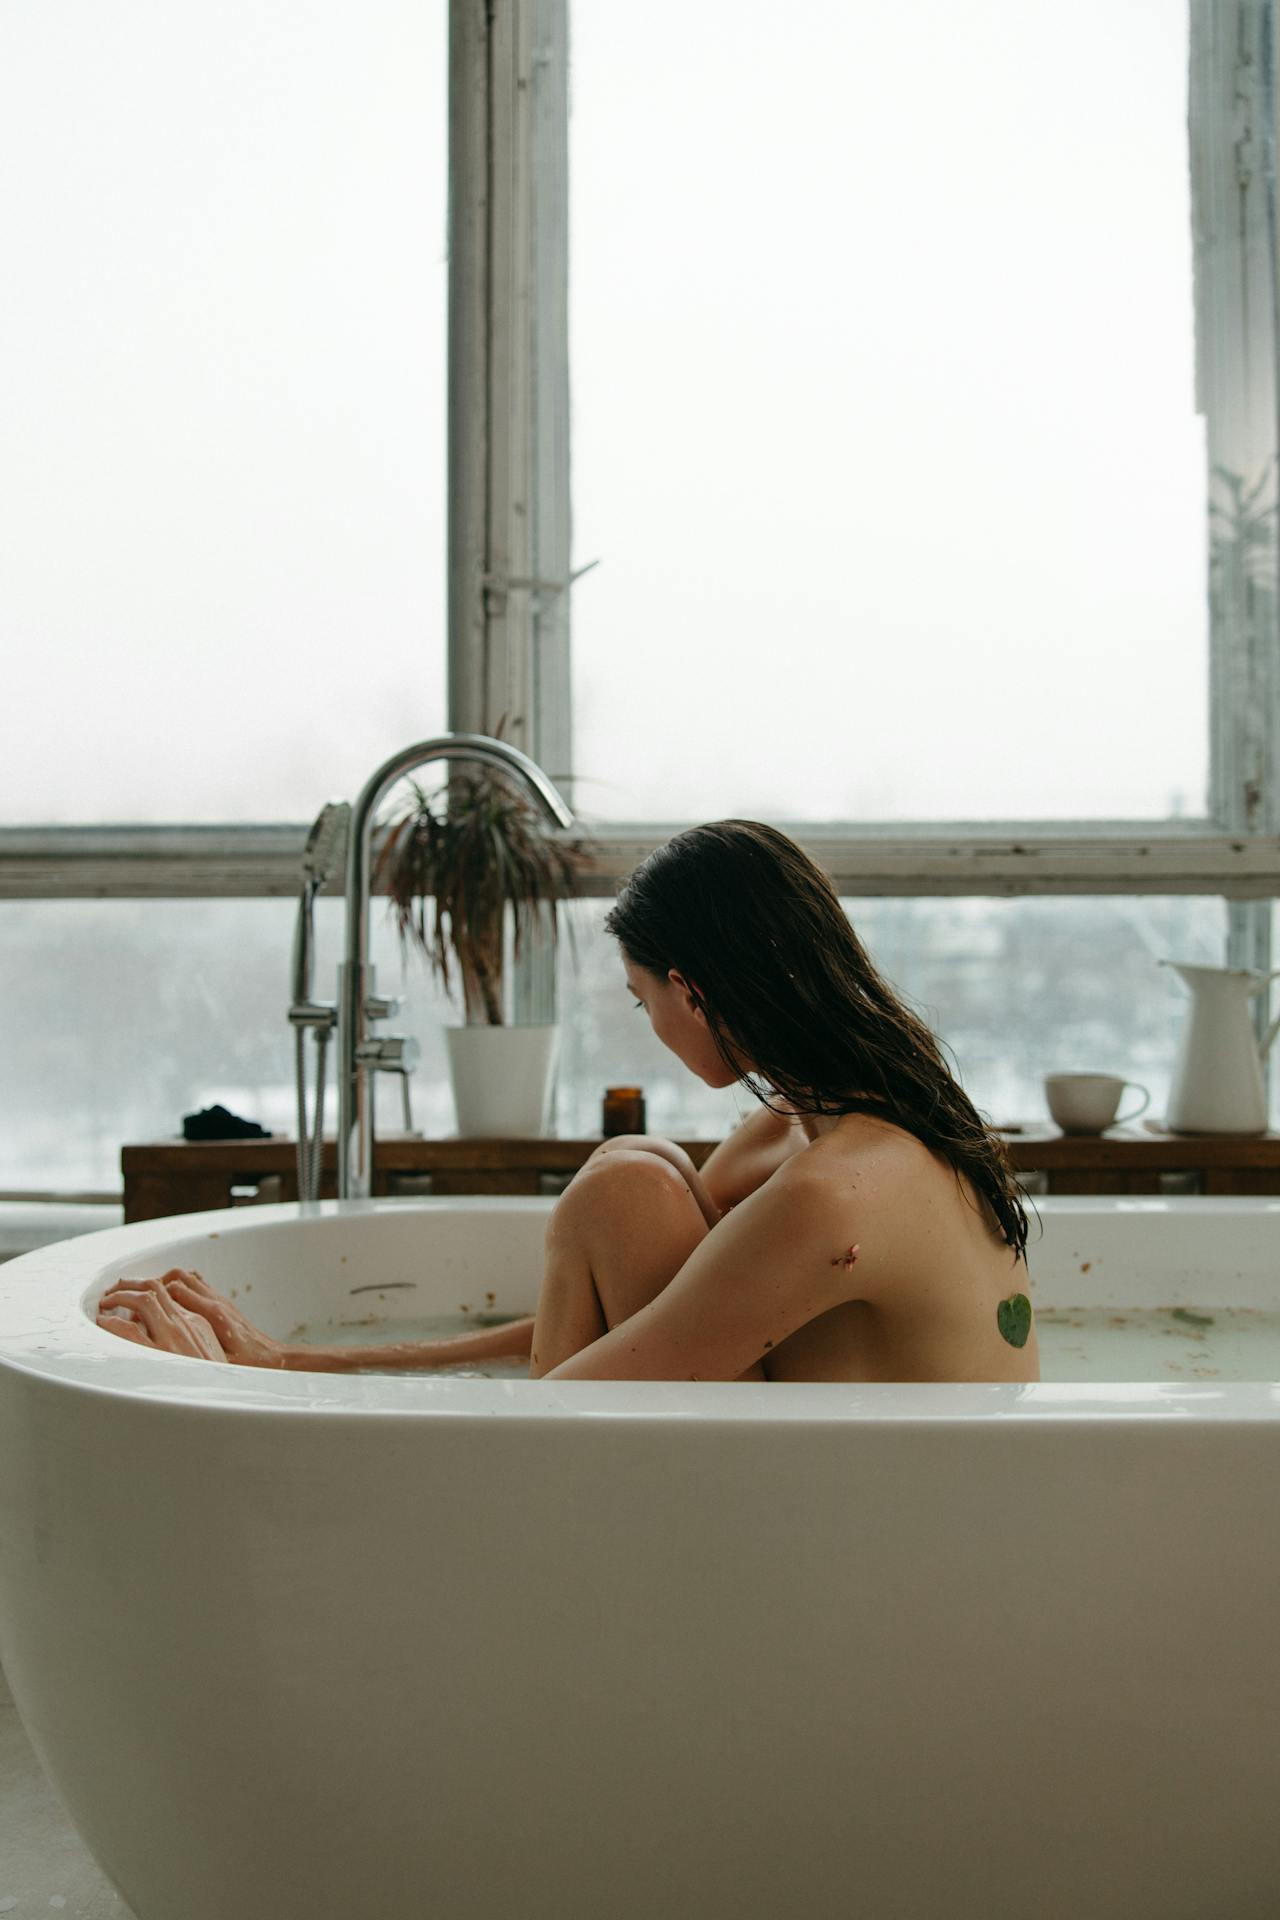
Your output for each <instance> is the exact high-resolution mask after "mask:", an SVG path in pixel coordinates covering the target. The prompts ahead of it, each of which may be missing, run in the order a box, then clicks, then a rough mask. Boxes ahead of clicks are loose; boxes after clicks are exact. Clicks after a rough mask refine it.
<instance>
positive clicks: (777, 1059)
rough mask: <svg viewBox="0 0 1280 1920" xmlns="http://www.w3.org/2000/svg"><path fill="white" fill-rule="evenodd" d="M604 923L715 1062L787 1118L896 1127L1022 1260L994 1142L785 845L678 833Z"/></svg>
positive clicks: (1013, 1203)
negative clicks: (654, 978)
mask: <svg viewBox="0 0 1280 1920" xmlns="http://www.w3.org/2000/svg"><path fill="white" fill-rule="evenodd" d="M604 924H605V928H606V930H607V931H608V932H609V933H612V934H613V935H614V936H615V937H616V939H617V940H618V942H619V943H620V945H621V946H622V949H623V951H624V953H625V954H626V955H627V957H628V959H629V960H631V961H632V962H633V963H634V964H635V965H637V966H641V967H645V968H647V969H648V970H649V972H650V973H656V974H657V975H658V977H659V978H660V979H665V978H666V976H667V972H668V970H669V969H670V968H672V967H674V968H675V969H676V971H677V972H678V973H680V974H682V975H683V976H684V979H685V981H686V982H687V984H688V986H689V990H690V992H691V993H692V994H693V995H694V998H695V1000H696V1001H697V1003H698V1004H699V1005H700V1006H701V1007H702V1010H703V1012H704V1013H705V1014H706V1017H707V1024H708V1026H709V1028H710V1030H711V1033H712V1035H713V1037H714V1039H715V1042H716V1045H717V1046H718V1048H719V1050H720V1053H721V1056H722V1057H723V1059H724V1060H725V1062H726V1063H727V1065H728V1066H729V1067H730V1068H731V1069H732V1071H733V1072H734V1074H735V1075H736V1076H737V1078H738V1079H739V1080H741V1081H742V1082H743V1083H744V1084H745V1085H746V1086H747V1087H749V1088H750V1090H751V1092H752V1093H753V1094H754V1095H755V1096H756V1098H757V1099H758V1100H760V1101H761V1102H762V1103H763V1104H764V1105H765V1106H769V1105H770V1099H769V1095H770V1093H773V1094H774V1095H775V1096H776V1095H781V1097H782V1098H783V1099H784V1100H785V1101H786V1102H787V1103H788V1105H789V1106H790V1107H792V1108H793V1109H794V1110H795V1111H796V1112H797V1113H813V1114H817V1113H835V1114H839V1113H869V1114H872V1115H875V1116H876V1117H878V1118H880V1119H884V1120H889V1121H891V1122H892V1123H893V1124H894V1125H895V1126H899V1127H902V1128H903V1129H904V1130H905V1131H906V1132H908V1133H912V1134H914V1135H915V1136H916V1138H917V1139H919V1140H921V1141H923V1142H924V1144H925V1146H927V1147H929V1148H930V1149H932V1150H933V1151H934V1152H936V1153H939V1154H941V1155H942V1156H943V1157H944V1158H945V1159H946V1160H948V1161H949V1162H950V1164H951V1165H952V1166H953V1167H954V1168H955V1169H956V1172H957V1173H958V1174H962V1175H964V1177H965V1178H966V1179H968V1180H969V1181H970V1183H971V1184H972V1186H973V1187H974V1189H975V1190H976V1191H977V1192H978V1193H979V1194H981V1195H982V1196H983V1198H985V1199H986V1201H987V1202H988V1203H989V1205H990V1207H991V1209H992V1211H993V1212H994V1214H995V1216H996V1219H997V1220H998V1221H999V1223H1000V1230H1001V1232H1002V1233H1003V1235H1004V1238H1005V1240H1006V1241H1007V1243H1008V1244H1009V1246H1011V1247H1012V1248H1013V1249H1014V1252H1015V1253H1016V1254H1019V1255H1022V1254H1024V1253H1025V1250H1026V1244H1027V1216H1026V1210H1025V1208H1024V1206H1023V1194H1022V1191H1021V1189H1020V1187H1019V1186H1018V1183H1017V1181H1016V1180H1015V1178H1014V1175H1013V1171H1012V1169H1011V1168H1010V1166H1009V1162H1008V1159H1007V1157H1006V1155H1005V1151H1004V1148H1003V1145H1002V1144H1001V1142H1000V1140H999V1139H998V1138H997V1136H996V1135H995V1134H994V1133H993V1132H992V1131H991V1129H990V1128H989V1127H988V1126H987V1124H986V1123H985V1121H984V1120H983V1118H982V1116H981V1115H980V1114H979V1113H978V1111H977V1109H976V1108H975V1107H974V1106H973V1104H972V1102H971V1101H970V1100H969V1098H968V1096H967V1094H966V1093H965V1092H964V1090H963V1088H962V1087H961V1086H960V1085H959V1083H958V1082H957V1081H956V1080H955V1078H954V1077H953V1075H952V1073H951V1070H950V1068H949V1067H948V1066H947V1063H946V1061H945V1060H944V1058H943V1056H942V1051H941V1048H940V1047H939V1045H938V1042H937V1040H936V1039H935V1037H934V1035H933V1034H932V1033H931V1032H930V1031H929V1029H928V1027H927V1026H926V1025H925V1024H924V1022H923V1021H922V1020H920V1019H919V1018H918V1017H917V1016H916V1015H915V1014H914V1013H912V1012H911V1011H910V1009H909V1008H907V1007H906V1006H904V1005H903V1003H902V1002H901V1000H899V999H898V997H897V995H896V994H895V993H894V991H893V989H892V987H891V986H890V985H889V983H888V981H886V980H884V979H883V978H882V977H881V975H880V974H879V973H878V972H877V971H876V968H875V966H874V965H873V963H872V961H871V959H870V957H869V955H868V954H867V952H866V949H865V948H864V947H863V945H862V942H861V941H860V940H859V939H858V936H857V934H856V933H855V932H854V930H853V928H852V926H851V925H850V923H849V919H848V916H847V915H846V913H845V911H844V909H843V908H842V907H841V905H840V901H839V899H838V898H837V896H836V893H835V890H834V888H833V887H832V885H831V883H830V881H829V880H828V879H827V877H826V875H825V874H824V873H823V872H822V870H821V868H819V867H817V866H815V865H814V863H813V861H812V860H810V859H809V857H808V855H807V854H805V853H803V852H802V851H801V849H800V848H799V847H798V846H797V845H796V844H795V842H794V841H793V840H789V839H788V838H787V836H786V835H785V834H784V833H779V832H778V831H777V829H776V828H775V827H767V826H762V825H761V824H760V823H759V822H758V821H755V820H717V821H714V822H712V823H711V824H710V825H709V826H704V827H691V828H689V830H688V831H687V832H685V833H678V834H676V835H675V837H674V839H671V840H668V841H665V842H664V844H663V845H662V846H660V847H658V848H656V849H655V850H654V852H653V853H651V854H650V855H649V857H648V859H647V860H645V861H644V862H643V863H642V864H641V865H640V866H639V867H637V868H636V870H635V872H634V873H633V874H632V875H631V877H630V879H629V880H628V881H627V882H626V884H625V885H624V886H623V888H622V891H621V892H620V894H619V895H618V899H617V901H616V903H615V905H614V906H613V908H612V910H611V911H610V913H609V914H608V915H607V917H606V919H605V923H604ZM775 1111H776V1109H775Z"/></svg>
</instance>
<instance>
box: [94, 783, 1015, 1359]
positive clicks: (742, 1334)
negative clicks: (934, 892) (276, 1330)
mask: <svg viewBox="0 0 1280 1920" xmlns="http://www.w3.org/2000/svg"><path fill="white" fill-rule="evenodd" d="M605 925H606V927H607V928H608V930H609V931H610V932H611V933H612V934H614V936H615V937H616V938H617V940H618V943H619V946H620V948H621V954H622V961H623V967H624V970H625V975H626V984H627V987H628V990H629V991H630V992H631V994H632V996H633V998H634V1000H635V1003H636V1006H637V1008H642V1009H643V1010H644V1012H645V1013H646V1014H647V1015H648V1018H649V1022H650V1024H651V1026H652V1028H653V1031H654V1032H655V1033H656V1034H657V1036H658V1038H659V1039H660V1040H661V1041H662V1042H663V1044H664V1045H665V1046H667V1047H669V1048H670V1049H671V1051H672V1052H673V1053H674V1054H676V1055H677V1057H678V1058H679V1059H680V1060H682V1061H683V1062H684V1064H685V1066H687V1067H688V1068H689V1070H690V1071H691V1072H692V1073H695V1074H697V1075H698V1077H699V1078H700V1079H702V1080H705V1081H706V1082H707V1083H708V1085H710V1086H713V1087H727V1086H730V1085H732V1084H733V1083H734V1082H735V1081H740V1082H742V1083H743V1084H744V1085H745V1086H747V1087H748V1088H749V1089H750V1091H751V1092H752V1093H753V1094H754V1095H755V1097H756V1098H757V1099H758V1100H759V1101H760V1103H761V1104H760V1107H759V1110H758V1111H757V1112H755V1113H753V1114H751V1115H750V1116H749V1118H748V1119H746V1120H745V1121H744V1122H743V1123H742V1124H741V1125H740V1126H739V1127H738V1129H737V1130H736V1132H734V1133H733V1134H732V1135H731V1136H730V1137H729V1138H728V1139H727V1140H726V1141H724V1142H723V1143H722V1144H721V1145H720V1146H718V1147H717V1148H716V1149H715V1151H714V1152H713V1153H712V1154H711V1156H710V1158H709V1159H708V1160H707V1161H706V1162H705V1163H704V1165H703V1167H702V1170H701V1173H699V1172H698V1171H697V1170H696V1169H695V1168H694V1166H693V1163H692V1161H691V1160H690V1159H689V1157H688V1155H687V1154H686V1153H685V1152H684V1151H683V1150H682V1149H681V1148H680V1147H678V1146H676V1145H675V1144H674V1143H673V1142H671V1141H669V1140H661V1139H656V1138H651V1137H649V1136H647V1135H644V1136H641V1135H637V1136H629V1137H625V1138H622V1139H617V1140H608V1141H606V1142H604V1144H603V1145H601V1146H599V1147H597V1148H596V1150H595V1152H594V1153H593V1154H592V1155H591V1157H590V1159H589V1160H588V1161H587V1162H586V1164H585V1165H584V1166H583V1167H582V1169H581V1171H580V1172H579V1173H578V1174H576V1175H575V1177H574V1179H573V1180H572V1181H571V1182H570V1184H569V1186H568V1187H567V1188H566V1189H565V1191H564V1193H563V1194H562V1195H561V1197H560V1199H559V1200H558V1201H557V1203H556V1206H555V1208H554V1210H553V1212H552V1214H551V1218H550V1222H549V1224H548V1229H547V1241H546V1265H545V1271H544V1275H543V1281H542V1287H541V1291H540V1293H539V1295H538V1303H537V1312H536V1314H535V1315H534V1317H533V1318H532V1319H527V1320H519V1321H513V1322H511V1323H509V1324H508V1325H506V1326H503V1327H495V1328H492V1329H489V1330H485V1331H479V1332H476V1333H468V1334H462V1335H460V1336H458V1337H457V1338H456V1339H452V1340H436V1341H430V1342H406V1343H403V1344H401V1345H398V1346H395V1347H380V1348H370V1347H368V1346H357V1347H315V1346H295V1347H291V1346H287V1345H284V1344H282V1343H281V1342H280V1341H278V1340H274V1339H271V1338H270V1337H269V1336H267V1335H266V1334H264V1333H261V1332H259V1330H258V1329H257V1328H255V1327H254V1326H252V1325H251V1323H250V1322H249V1321H248V1320H246V1319H245V1317H244V1315H243V1314H242V1313H241V1312H240V1311H239V1309H238V1308H237V1307H235V1306H234V1305H233V1304H232V1303H231V1302H230V1301H229V1300H227V1299H225V1298H224V1297H223V1296H222V1295H220V1294H218V1293H215V1292H214V1290H213V1289H212V1288H211V1287H209V1286H207V1285H206V1284H205V1282H204V1281H203V1280H201V1279H200V1277H199V1276H198V1275H197V1274H193V1273H187V1272H180V1271H177V1270H175V1271H173V1272H170V1273H166V1274H165V1275H164V1276H163V1277H162V1278H159V1279H155V1280H142V1281H140V1280H129V1281H121V1282H119V1283H118V1284H117V1285H116V1286H114V1287H113V1288H112V1289H111V1290H110V1291H109V1292H108V1293H107V1294H106V1295H105V1296H104V1298H103V1300H102V1302H101V1305H100V1308H99V1315H98V1324H99V1326H102V1327H105V1328H107V1329H109V1330H110V1331H111V1332H113V1333H116V1334H119V1335H120V1336H121V1337H122V1338H124V1339H128V1340H135V1341H137V1342H139V1343H140V1344H142V1345H144V1346H153V1347H158V1348H162V1349H164V1350H165V1351H168V1352H172V1353H188V1354H200V1355H204V1356H205V1357H207V1358H210V1359H215V1360H219V1359H220V1360H232V1361H237V1362H239V1363H241V1364H242V1365H246V1366H259V1367H289V1368H295V1369H298V1370H300V1371H307V1372H316V1371H333V1370H342V1369H353V1368H357V1367H369V1366H377V1367H379V1368H386V1367H395V1366H403V1367H413V1368H420V1367H429V1366H432V1365H443V1364H446V1363H449V1362H457V1361H460V1360H468V1359H477V1360H479V1359H483V1358H485V1357H490V1358H495V1357H500V1356H502V1357H512V1356H517V1357H522V1356H524V1355H526V1354H527V1355H528V1357H529V1372H530V1375H531V1377H532V1378H534V1379H543V1378H546V1377H548V1376H550V1377H552V1378H555V1379H560V1380H802V1381H824V1380H825V1381H842V1380H843V1381H906V1380H979V1381H988V1380H990V1381H998V1380H1011V1381H1026V1380H1037V1379H1038V1378H1039V1359H1038V1352H1037V1346H1036V1336H1035V1330H1034V1327H1033V1326H1032V1325H1031V1320H1030V1309H1029V1306H1028V1303H1027V1301H1026V1297H1025V1296H1026V1286H1027V1270H1026V1264H1025V1249H1026V1240H1027V1220H1026V1213H1025V1209H1024V1206H1023V1200H1022V1195H1021V1193H1020V1191H1019V1188H1018V1186H1017V1185H1016V1183H1015V1181H1014V1178H1013V1175H1012V1173H1011V1172H1010V1170H1009V1167H1008V1164H1007V1161H1006V1159H1005V1156H1004V1153H1003V1150H1002V1147H1001V1145H1000V1142H999V1141H998V1139H996V1137H995V1136H994V1135H993V1134H992V1133H991V1132H990V1131H989V1129H988V1128H987V1127H986V1126H985V1124H984V1123H983V1121H982V1119H981V1117H980V1116H979V1114H978V1113H977V1112H976V1111H975V1109H974V1107H973V1106H972V1105H971V1103H970V1101H969V1100H968V1098H967V1096H966V1095H965V1094H964V1092H963V1091H962V1089H961V1088H960V1087H959V1085H958V1084H957V1082H956V1081H955V1080H954V1079H953V1077H952V1075H951V1073H950V1072H949V1071H948V1068H947V1066H946V1064H945V1062H944V1060H943V1058H942V1054H941V1052H940V1050H939V1047H938V1044H937V1042H936V1041H935V1039H934V1037H933V1035H932V1034H931V1033H930V1032H929V1030H928V1028H927V1027H925V1026H924V1025H923V1024H922V1022H921V1021H920V1020H919V1019H917V1017H916V1016H915V1015H914V1014H913V1013H911V1012H910V1011H908V1009H907V1008H906V1007H904V1006H903V1004H902V1003H901V1001H900V1000H899V999H898V998H897V996H896V995H895V994H894V992H893V990H892V988H891V987H890V986H889V985H888V984H887V982H886V981H884V980H883V979H881V977H880V975H879V974H878V973H877V971H876V969H875V967H874V966H873V965H872V963H871V960H870V959H869V957H868V955H867V954H866V952H865V951H864V949H863V947H862V945H861V943H860V941H859V940H858V938H857V936H856V934H855V933H854V931H853V928H852V927H851V926H850V924H849V921H848V919H847V917H846V915H845V913H844V911H843V909H842V908H841V906H840V902H839V900H838V899H837V897H836V895H835V893H834V892H833V890H832V888H831V886H830V883H829V882H828V881H827V879H826V877H825V876H824V875H823V873H822V872H821V871H820V869H819V868H818V867H816V866H815V865H814V864H813V862H812V861H811V860H809V859H808V857H807V856H806V855H805V854H804V853H802V852H801V850H800V848H799V847H797V846H796V845H795V844H794V842H792V841H791V840H788V839H787V838H786V836H785V835H784V834H781V833H778V832H777V831H776V830H775V829H773V828H771V827H767V826H761V825H758V824H756V823H754V822H752V821H746V820H722V821H719V822H716V823H715V824H713V825H710V826H703V827H693V828H691V829H690V830H689V831H688V832H686V833H680V834H677V835H676V836H675V838H674V839H672V840H669V841H667V842H666V843H665V844H664V845H663V846H660V847H659V848H657V850H656V851H655V852H654V853H653V854H651V855H650V857H649V858H648V859H647V860H646V861H645V862H644V863H643V864H642V865H641V866H640V867H639V868H638V869H637V870H636V872H635V873H633V874H632V876H631V878H630V880H629V881H628V882H627V884H626V885H625V887H624V888H623V890H622V892H621V894H620V896H619V898H618V900H617V902H616V904H615V906H614V907H613V909H612V911H611V912H610V914H609V915H608V917H607V919H606V921H605Z"/></svg>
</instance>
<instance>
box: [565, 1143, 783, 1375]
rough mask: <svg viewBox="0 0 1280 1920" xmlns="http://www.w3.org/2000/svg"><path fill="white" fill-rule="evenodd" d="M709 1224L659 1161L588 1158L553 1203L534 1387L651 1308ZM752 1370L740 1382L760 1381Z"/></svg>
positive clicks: (634, 1155)
mask: <svg viewBox="0 0 1280 1920" xmlns="http://www.w3.org/2000/svg"><path fill="white" fill-rule="evenodd" d="M707 1232H708V1227H707V1223H706V1221H705V1219H704V1218H703V1215H702V1209H701V1207H700V1206H699V1205H698V1202H697V1200H696V1199H695V1198H694V1196H693V1194H692V1192H691V1191H690V1189H689V1187H688V1185H687V1184H686V1182H685V1180H684V1178H683V1176H682V1175H681V1174H680V1172H679V1171H678V1170H677V1169H676V1168H675V1167H674V1166H672V1165H671V1163H670V1162H669V1161H667V1160H665V1159H662V1158H660V1157H659V1156H658V1155H656V1154H653V1153H648V1152H643V1151H631V1152H629V1151H626V1150H620V1149H617V1148H614V1149H611V1150H610V1151H609V1152H608V1153H600V1154H593V1155H592V1157H591V1158H590V1159H589V1160H588V1161H587V1162H586V1164H585V1166H583V1167H582V1169H581V1170H580V1172H578V1173H577V1174H575V1175H574V1178H573V1179H572V1180H571V1181H570V1183H569V1185H568V1186H567V1187H566V1188H565V1190H564V1192H563V1193H562V1194H561V1196H560V1198H559V1200H558V1201H557V1203H556V1207H555V1211H554V1213H553V1214H552V1216H551V1220H550V1223H549V1225H548V1228H547V1240H546V1266H545V1269H544V1273H543V1280H542V1290H541V1292H540V1293H539V1295H538V1311H537V1315H536V1317H535V1320H534V1328H533V1350H532V1353H531V1355H530V1360H529V1374H530V1377H531V1378H532V1379H534V1380H537V1379H540V1378H541V1377H542V1375H543V1374H544V1373H549V1372H550V1371H551V1369H552V1368H553V1367H558V1366H559V1365H560V1363H561V1361H562V1360H567V1359H569V1357H570V1355H572V1354H575V1353H580V1352H581V1351H582V1349H583V1347H588V1346H590V1345H591V1343H592V1341H594V1340H599V1339H600V1338H601V1336H602V1335H603V1334H605V1333H607V1332H608V1331H609V1329H610V1328H611V1327H616V1326H618V1325H619V1324H620V1323H621V1322H622V1321H623V1320H629V1319H630V1318H631V1315H632V1314H633V1313H638V1312H639V1311H640V1308H641V1307H647V1306H648V1304H649V1302H650V1301H651V1300H653V1299H654V1298H655V1297H656V1296H657V1295H658V1294H659V1293H661V1292H662V1289H663V1288H664V1287H665V1286H667V1285H669V1284H670V1282H671V1281H672V1280H673V1279H674V1278H675V1276H676V1274H677V1273H678V1272H679V1271H680V1269H681V1267H682V1266H683V1265H684V1263H685V1261H686V1260H687V1259H688V1258H689V1255H690V1254H691V1253H692V1252H693V1250H694V1248H695V1247H696V1246H697V1245H698V1243H699V1242H700V1241H701V1240H703V1239H704V1238H705V1236H706V1234H707ZM764 1377H765V1375H764V1371H763V1369H762V1368H760V1367H753V1368H751V1369H750V1370H749V1371H748V1372H747V1373H745V1374H743V1375H742V1378H743V1379H744V1380H763V1379H764Z"/></svg>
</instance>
